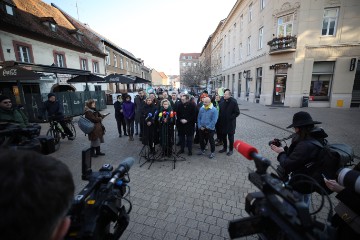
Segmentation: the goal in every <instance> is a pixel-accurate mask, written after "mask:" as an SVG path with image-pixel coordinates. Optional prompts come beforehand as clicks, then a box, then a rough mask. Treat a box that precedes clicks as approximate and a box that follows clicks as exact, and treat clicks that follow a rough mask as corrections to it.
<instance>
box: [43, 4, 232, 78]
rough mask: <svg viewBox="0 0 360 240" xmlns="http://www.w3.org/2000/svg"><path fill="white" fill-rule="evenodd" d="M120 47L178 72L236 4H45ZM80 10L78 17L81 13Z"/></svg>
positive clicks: (165, 69) (164, 69) (162, 69)
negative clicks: (184, 59) (182, 59)
mask: <svg viewBox="0 0 360 240" xmlns="http://www.w3.org/2000/svg"><path fill="white" fill-rule="evenodd" d="M44 2H46V3H48V4H50V3H54V4H56V5H57V6H58V7H59V8H61V9H62V10H64V11H66V12H67V13H68V14H70V15H71V16H73V17H74V18H76V19H77V18H79V20H80V21H81V22H83V23H87V24H89V25H90V27H91V28H92V29H94V30H95V31H97V32H98V33H100V34H101V35H103V36H105V37H106V38H108V39H109V40H111V41H112V42H114V43H116V44H117V45H118V46H119V47H121V48H125V49H126V50H128V51H130V52H131V53H133V54H134V55H135V56H136V57H137V58H141V59H143V60H145V65H146V66H148V67H151V68H155V69H156V70H157V71H160V72H165V73H166V74H167V75H172V74H179V56H180V53H182V52H188V53H190V52H199V53H200V52H201V50H202V48H203V46H204V45H205V43H206V40H207V39H208V37H209V36H210V34H212V33H213V32H214V31H215V29H216V27H217V25H218V23H219V22H220V21H221V20H222V19H224V18H226V17H227V15H228V14H229V12H230V11H231V9H232V7H233V6H234V4H235V3H236V0H222V1H219V0H101V1H99V0H77V1H76V0H44ZM76 2H77V6H78V13H79V14H77V9H76Z"/></svg>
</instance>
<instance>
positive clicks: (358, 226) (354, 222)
mask: <svg viewBox="0 0 360 240" xmlns="http://www.w3.org/2000/svg"><path fill="white" fill-rule="evenodd" d="M334 210H335V212H336V213H337V215H339V217H340V218H341V219H342V220H343V221H344V222H346V223H347V224H348V225H349V227H351V229H352V230H354V231H355V232H356V233H357V234H360V216H359V215H357V214H356V213H355V212H354V211H352V210H351V209H350V208H349V207H348V206H346V205H345V204H344V203H342V202H339V204H338V205H336V207H335V208H334Z"/></svg>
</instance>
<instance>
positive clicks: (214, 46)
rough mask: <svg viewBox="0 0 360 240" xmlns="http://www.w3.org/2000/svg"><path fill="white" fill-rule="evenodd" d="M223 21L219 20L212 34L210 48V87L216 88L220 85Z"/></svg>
mask: <svg viewBox="0 0 360 240" xmlns="http://www.w3.org/2000/svg"><path fill="white" fill-rule="evenodd" d="M224 21H225V19H224V20H221V21H220V22H219V24H218V26H217V28H216V30H215V31H214V33H213V34H212V38H211V42H210V46H211V52H210V54H211V74H210V79H211V81H212V87H213V88H218V87H221V84H222V55H223V54H222V35H221V33H222V32H221V29H222V24H223V23H224Z"/></svg>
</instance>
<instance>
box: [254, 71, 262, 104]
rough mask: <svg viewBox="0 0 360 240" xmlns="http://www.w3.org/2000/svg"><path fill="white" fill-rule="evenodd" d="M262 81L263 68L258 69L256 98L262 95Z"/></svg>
mask: <svg viewBox="0 0 360 240" xmlns="http://www.w3.org/2000/svg"><path fill="white" fill-rule="evenodd" d="M261 82H262V68H261V67H260V68H257V69H256V91H255V98H260V95H261Z"/></svg>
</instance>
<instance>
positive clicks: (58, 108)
mask: <svg viewBox="0 0 360 240" xmlns="http://www.w3.org/2000/svg"><path fill="white" fill-rule="evenodd" d="M45 112H47V114H48V117H49V119H52V120H55V121H57V122H59V123H60V125H61V127H62V128H63V129H64V132H65V134H66V136H67V137H68V139H69V140H74V139H75V137H74V135H73V133H72V132H71V131H70V129H69V128H68V127H67V125H66V123H65V121H64V109H63V106H62V104H60V102H59V101H57V100H56V97H55V94H54V93H49V94H48V100H47V101H45V102H44V105H43V107H42V108H40V114H41V115H40V116H38V118H39V119H42V118H43V116H44V115H45Z"/></svg>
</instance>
